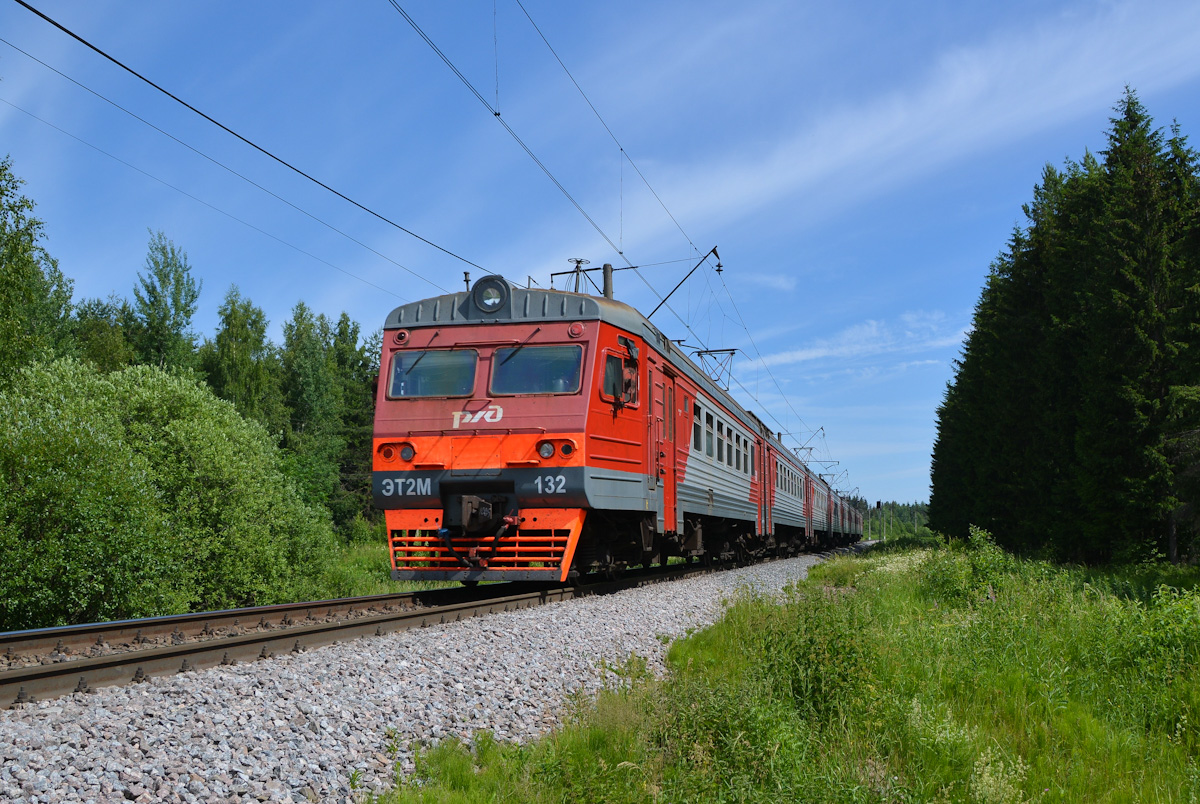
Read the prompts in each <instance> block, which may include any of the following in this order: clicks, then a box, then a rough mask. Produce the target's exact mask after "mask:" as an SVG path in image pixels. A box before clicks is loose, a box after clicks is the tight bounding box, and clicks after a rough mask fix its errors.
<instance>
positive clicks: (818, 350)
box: [742, 312, 968, 369]
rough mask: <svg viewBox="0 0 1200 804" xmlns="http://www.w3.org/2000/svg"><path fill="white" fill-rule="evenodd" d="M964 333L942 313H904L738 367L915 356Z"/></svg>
mask: <svg viewBox="0 0 1200 804" xmlns="http://www.w3.org/2000/svg"><path fill="white" fill-rule="evenodd" d="M967 332H968V327H967V326H965V325H962V324H960V323H957V322H951V321H950V320H949V318H948V317H947V316H946V315H945V314H944V313H937V312H934V313H929V312H914V313H905V314H904V315H903V316H901V317H900V320H899V321H898V322H896V323H889V322H886V321H877V320H868V321H863V322H861V323H858V324H855V325H853V326H851V327H847V328H846V329H844V330H842V331H841V332H839V333H838V334H837V335H835V336H833V337H832V338H822V339H818V340H815V341H813V342H812V343H811V344H808V345H806V346H802V347H800V348H799V349H789V350H786V351H783V352H776V353H774V354H770V355H764V356H763V357H762V359H761V360H752V361H748V362H746V363H744V364H743V366H742V367H743V368H744V369H752V368H754V367H756V366H764V367H771V366H786V365H794V364H799V363H811V362H814V361H820V360H826V359H839V360H852V359H855V358H861V357H872V356H875V355H881V354H919V353H922V352H930V351H935V350H940V349H945V348H947V347H953V346H958V345H960V344H961V343H962V342H963V338H965V337H966V333H967ZM920 362H923V361H916V362H913V361H910V363H912V364H913V365H916V364H917V363H920Z"/></svg>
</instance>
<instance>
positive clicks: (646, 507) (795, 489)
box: [373, 276, 862, 582]
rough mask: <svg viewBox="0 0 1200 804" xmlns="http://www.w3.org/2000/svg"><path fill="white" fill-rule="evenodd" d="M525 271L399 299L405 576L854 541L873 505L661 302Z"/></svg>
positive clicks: (569, 570)
mask: <svg viewBox="0 0 1200 804" xmlns="http://www.w3.org/2000/svg"><path fill="white" fill-rule="evenodd" d="M606 280H607V281H606V282H605V288H606V293H605V296H602V297H601V296H592V295H588V294H583V293H570V292H567V291H561V290H542V289H536V288H534V289H526V288H519V287H515V286H513V285H512V284H510V283H509V282H508V281H506V280H505V279H504V278H503V277H501V276H486V277H484V278H482V279H480V280H479V281H478V282H476V283H475V284H474V286H472V287H471V289H470V290H469V291H463V292H461V293H452V294H448V295H445V296H438V297H436V298H432V299H425V300H423V301H418V302H413V303H411V304H405V305H402V306H400V307H397V308H396V309H395V310H393V311H392V312H391V314H390V315H388V317H387V322H386V323H385V325H384V333H383V356H382V362H381V364H380V366H381V369H380V372H381V377H380V383H379V391H378V394H379V395H378V398H377V400H376V413H375V440H374V449H375V452H374V465H373V469H374V478H373V487H374V489H373V491H374V503H375V505H376V506H377V507H378V508H381V509H383V511H384V512H385V515H386V518H387V528H388V533H389V539H390V548H391V556H392V577H393V578H394V579H396V580H459V581H465V582H473V581H479V580H544V581H553V582H561V581H566V580H568V579H569V578H573V577H575V576H577V575H581V574H587V573H613V572H615V571H618V570H620V569H622V568H624V567H627V566H632V565H638V564H644V565H649V564H653V563H665V562H666V561H667V559H668V558H669V557H671V556H683V557H686V558H688V559H701V560H704V561H731V560H737V561H748V560H752V559H754V558H758V557H762V556H765V555H768V554H775V555H783V554H787V553H790V552H794V551H799V550H804V549H810V548H813V547H818V546H819V547H826V546H833V545H839V544H848V543H851V542H854V541H857V540H858V539H859V538H860V537H861V535H862V517H861V515H860V514H859V513H858V511H856V510H854V509H853V508H852V507H851V506H850V505H849V504H847V503H846V502H845V501H844V500H842V499H841V498H839V497H838V495H837V494H836V493H834V492H833V490H832V489H831V488H830V487H829V485H828V484H826V483H825V482H824V481H823V480H822V479H821V478H820V477H819V476H818V475H817V474H815V473H814V472H812V471H810V470H809V469H808V468H807V466H806V465H805V464H804V463H803V462H802V461H800V460H798V459H797V458H796V456H795V455H793V454H792V452H791V451H789V450H788V449H786V448H785V447H784V446H783V444H782V443H781V442H780V440H779V438H778V437H776V435H775V434H774V433H772V432H771V431H770V430H769V429H768V428H767V427H766V426H765V425H764V424H763V423H762V422H761V421H760V420H759V419H758V417H756V416H755V415H754V414H753V413H750V412H749V411H747V410H744V409H743V408H742V407H740V406H739V405H738V404H737V403H736V402H735V401H734V400H733V398H732V397H731V396H730V395H729V394H728V393H726V392H725V391H724V390H722V389H721V388H720V387H719V386H718V385H717V384H716V383H714V382H713V381H712V380H711V379H710V378H709V377H708V376H707V375H706V374H705V373H704V372H703V371H701V370H700V369H699V368H698V367H697V366H696V365H695V364H694V363H693V362H692V361H691V360H690V359H689V358H688V357H687V356H685V355H684V354H683V353H682V352H681V351H680V349H679V347H678V346H677V345H676V344H674V343H673V342H671V341H670V340H668V339H667V338H666V337H665V336H664V335H663V334H662V333H661V332H659V331H658V329H657V328H656V327H655V326H654V325H653V324H651V323H650V322H649V321H648V320H647V319H646V318H645V317H644V316H642V315H641V314H640V313H638V312H637V311H636V310H634V309H633V308H632V307H629V306H628V305H626V304H623V303H621V302H618V301H614V300H613V299H612V296H611V286H612V285H611V279H610V277H606Z"/></svg>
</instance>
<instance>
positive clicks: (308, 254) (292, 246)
mask: <svg viewBox="0 0 1200 804" xmlns="http://www.w3.org/2000/svg"><path fill="white" fill-rule="evenodd" d="M0 103H4V104H7V105H8V106H10V107H12V108H13V109H16V110H17V111H18V112H21V113H22V114H25V115H28V116H29V117H31V118H33V119H34V120H36V121H38V122H39V123H42V124H43V125H46V126H49V127H50V128H52V129H54V130H55V131H57V132H59V133H60V134H63V135H65V136H67V137H70V138H71V139H73V140H75V141H76V142H78V143H80V144H82V145H86V146H87V147H88V148H91V149H92V150H94V151H96V152H97V153H101V154H103V155H104V156H107V157H108V158H109V159H112V160H113V161H115V162H118V163H120V164H122V165H124V166H125V167H127V168H129V169H130V170H134V171H137V172H138V173H140V174H142V175H143V176H145V177H146V178H148V179H152V180H153V181H156V182H158V183H159V184H161V185H163V186H164V187H169V188H171V189H172V190H174V191H175V192H177V193H179V194H180V195H183V196H186V197H187V198H190V199H192V200H193V201H195V202H196V203H198V204H203V205H204V206H206V207H208V208H209V209H211V210H212V211H213V212H216V213H218V214H220V215H224V216H225V217H226V218H229V219H230V220H233V221H237V222H238V223H240V224H242V225H243V226H245V227H246V228H248V229H252V230H254V231H256V232H258V233H259V234H262V235H265V236H267V237H269V238H271V239H272V240H274V241H275V242H277V243H280V244H282V245H285V246H287V247H288V248H290V249H293V250H294V251H296V252H298V253H300V254H303V255H304V256H306V257H310V258H312V259H314V260H316V261H317V262H319V263H322V264H324V265H328V266H329V267H330V268H332V269H334V270H335V271H339V272H340V273H343V274H345V275H346V276H348V277H350V278H351V279H355V280H358V281H359V282H362V283H363V284H364V285H367V286H369V287H373V288H375V289H376V290H378V291H381V292H383V293H386V294H388V295H389V296H394V297H395V298H397V299H399V300H400V301H403V302H406V301H408V299H407V298H405V297H404V296H401V295H400V294H399V293H396V292H395V291H391V290H388V289H387V288H385V287H380V286H379V285H376V284H375V283H374V282H372V281H370V280H368V279H364V278H362V277H361V276H358V275H357V274H352V273H350V272H349V271H347V270H346V269H345V268H342V267H341V266H339V265H335V264H334V263H332V262H329V261H328V260H325V259H322V258H320V257H318V256H317V255H315V254H313V253H311V252H309V251H305V250H304V249H302V248H300V247H299V246H297V245H295V244H293V243H289V242H288V241H286V240H284V239H283V238H281V237H278V236H277V235H273V234H271V233H270V232H268V231H266V230H265V229H261V228H259V227H257V226H255V225H254V224H252V223H249V222H247V221H245V220H243V219H241V218H239V217H238V216H236V215H234V214H233V213H232V212H227V211H225V210H223V209H221V208H220V207H218V206H215V205H213V204H210V203H209V202H207V201H205V200H204V199H203V198H198V197H197V196H194V195H192V194H191V193H189V192H188V191H187V190H184V189H182V188H180V187H176V186H175V185H174V184H171V183H170V182H168V181H165V180H164V179H160V178H159V177H158V176H155V175H154V174H153V173H149V172H147V171H145V170H143V169H142V168H140V167H138V166H137V165H134V164H131V163H129V162H126V161H125V160H124V159H122V158H121V157H119V156H116V155H114V154H111V153H109V152H108V151H106V150H104V149H103V148H101V147H99V146H97V145H93V144H92V143H90V142H88V141H87V140H85V139H83V138H82V137H79V136H76V135H75V134H72V133H71V132H69V131H67V130H66V129H64V128H61V127H59V126H56V125H54V124H53V123H51V122H50V121H49V120H45V119H43V118H41V117H38V116H37V115H36V114H34V113H33V112H31V111H29V110H28V109H24V108H22V107H20V106H18V105H17V104H15V103H13V102H12V101H10V100H7V99H5V98H0Z"/></svg>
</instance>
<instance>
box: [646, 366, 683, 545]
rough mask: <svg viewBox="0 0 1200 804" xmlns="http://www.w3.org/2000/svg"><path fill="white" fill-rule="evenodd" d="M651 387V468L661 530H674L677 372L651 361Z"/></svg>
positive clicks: (661, 531)
mask: <svg viewBox="0 0 1200 804" xmlns="http://www.w3.org/2000/svg"><path fill="white" fill-rule="evenodd" d="M647 362H648V363H649V365H650V389H651V398H652V400H651V401H652V404H651V406H650V438H648V439H647V442H648V444H649V445H650V456H649V458H650V460H649V466H650V471H651V472H652V473H653V477H654V483H655V486H656V488H657V490H658V492H659V494H658V499H659V506H658V532H659V533H665V532H668V531H670V532H673V531H675V529H676V511H675V469H676V450H675V434H676V430H677V427H678V419H679V412H678V411H677V410H676V409H675V406H676V399H677V392H678V390H679V389H678V384H677V382H676V376H675V373H674V372H672V371H671V369H670V368H669V367H667V366H660V365H657V364H655V363H653V362H651V361H647Z"/></svg>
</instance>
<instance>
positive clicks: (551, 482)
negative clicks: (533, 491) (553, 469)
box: [533, 475, 567, 494]
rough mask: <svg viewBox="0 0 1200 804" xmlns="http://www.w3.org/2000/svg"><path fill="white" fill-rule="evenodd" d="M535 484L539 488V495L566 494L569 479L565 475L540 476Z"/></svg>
mask: <svg viewBox="0 0 1200 804" xmlns="http://www.w3.org/2000/svg"><path fill="white" fill-rule="evenodd" d="M533 484H534V485H535V486H537V490H538V494H565V493H566V491H567V478H566V477H564V476H563V475H545V476H544V477H543V476H541V475H539V476H538V477H537V478H536V479H535V480H534V481H533Z"/></svg>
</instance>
